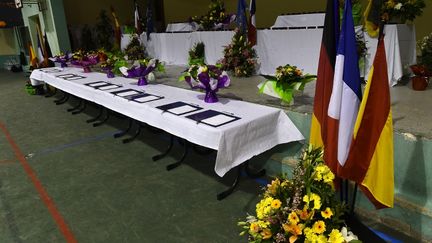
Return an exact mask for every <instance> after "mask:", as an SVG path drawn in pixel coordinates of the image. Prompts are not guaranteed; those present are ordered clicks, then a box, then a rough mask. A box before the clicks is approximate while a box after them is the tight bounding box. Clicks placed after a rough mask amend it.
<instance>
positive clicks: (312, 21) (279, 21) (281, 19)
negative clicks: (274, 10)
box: [272, 13, 325, 28]
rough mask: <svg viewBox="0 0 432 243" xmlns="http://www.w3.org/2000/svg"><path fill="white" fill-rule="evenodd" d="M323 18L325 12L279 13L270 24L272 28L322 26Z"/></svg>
mask: <svg viewBox="0 0 432 243" xmlns="http://www.w3.org/2000/svg"><path fill="white" fill-rule="evenodd" d="M324 18H325V13H310V14H289V15H280V16H278V17H277V18H276V21H275V23H274V25H273V26H272V28H275V27H303V26H323V25H324Z"/></svg>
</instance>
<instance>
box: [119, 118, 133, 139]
mask: <svg viewBox="0 0 432 243" xmlns="http://www.w3.org/2000/svg"><path fill="white" fill-rule="evenodd" d="M132 124H133V119H131V118H129V125H128V127H127V128H126V130H124V131H121V132H118V133H116V134H114V138H119V137H123V136H124V135H126V134H127V133H128V132H129V131H130V129H131V128H132Z"/></svg>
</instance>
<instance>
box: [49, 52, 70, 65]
mask: <svg viewBox="0 0 432 243" xmlns="http://www.w3.org/2000/svg"><path fill="white" fill-rule="evenodd" d="M71 57H72V54H71V53H69V52H66V54H63V53H60V54H59V55H56V56H53V57H50V58H49V59H50V60H51V61H53V62H58V63H60V67H62V68H65V67H67V66H68V65H67V62H68V61H69V60H70V59H71Z"/></svg>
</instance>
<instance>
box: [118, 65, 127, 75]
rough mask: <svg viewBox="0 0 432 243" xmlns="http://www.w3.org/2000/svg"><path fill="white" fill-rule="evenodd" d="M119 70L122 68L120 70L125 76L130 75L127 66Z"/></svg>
mask: <svg viewBox="0 0 432 243" xmlns="http://www.w3.org/2000/svg"><path fill="white" fill-rule="evenodd" d="M119 70H120V72H121V73H122V74H123V75H124V76H127V75H128V72H127V71H128V68H127V67H124V66H123V67H120V68H119Z"/></svg>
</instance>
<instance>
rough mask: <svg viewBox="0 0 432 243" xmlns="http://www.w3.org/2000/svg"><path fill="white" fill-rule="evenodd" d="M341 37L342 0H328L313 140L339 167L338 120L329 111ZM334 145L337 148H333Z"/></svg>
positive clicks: (330, 163) (333, 167)
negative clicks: (340, 14)
mask: <svg viewBox="0 0 432 243" xmlns="http://www.w3.org/2000/svg"><path fill="white" fill-rule="evenodd" d="M338 39H339V1H338V0H328V1H327V8H326V16H325V20H324V30H323V37H322V42H321V51H320V58H319V64H318V72H317V81H316V86H315V98H314V110H313V115H312V124H311V134H310V139H309V140H310V143H311V144H312V145H314V146H316V147H324V161H325V162H326V164H327V165H328V166H329V167H330V169H331V170H332V171H333V172H335V173H336V171H337V148H336V147H335V146H337V136H338V132H337V127H338V126H337V124H336V122H337V121H335V120H334V119H331V118H329V117H328V115H327V111H328V106H329V102H330V96H331V94H332V89H333V76H334V68H335V62H336V49H337V41H338ZM333 147H334V148H333Z"/></svg>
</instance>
